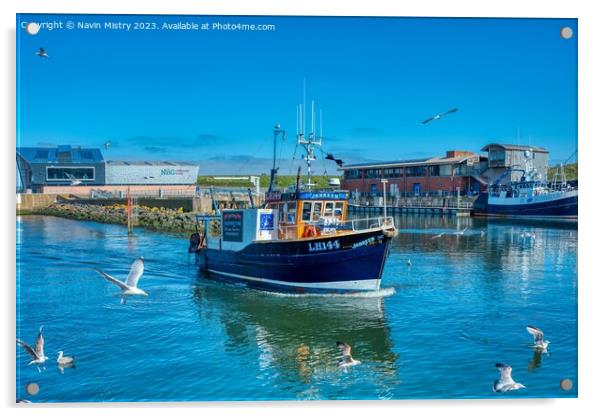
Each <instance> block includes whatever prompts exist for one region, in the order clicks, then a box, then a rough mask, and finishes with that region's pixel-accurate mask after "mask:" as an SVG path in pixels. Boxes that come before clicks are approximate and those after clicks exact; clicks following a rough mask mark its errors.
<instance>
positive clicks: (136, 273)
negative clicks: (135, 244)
mask: <svg viewBox="0 0 602 416" xmlns="http://www.w3.org/2000/svg"><path fill="white" fill-rule="evenodd" d="M94 270H96V271H97V272H98V273H99V274H100V275H101V276H102V277H104V278H105V279H106V280H108V281H109V282H111V283H113V284H114V285H116V286H118V287H119V288H120V289H121V296H122V297H121V303H125V296H128V295H142V296H148V293H146V292H145V291H144V290H142V289H139V288H138V280H140V276H142V273H144V257H142V256H140V257H139V258H137V259H136V260H134V263H132V268H131V269H130V273H129V274H128V276H127V277H126V279H125V281H123V282H122V281H121V280H118V279H115V278H114V277H113V276H111V275H109V274H107V273H105V272H103V271H102V270H100V269H94Z"/></svg>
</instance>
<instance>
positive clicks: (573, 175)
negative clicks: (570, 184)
mask: <svg viewBox="0 0 602 416" xmlns="http://www.w3.org/2000/svg"><path fill="white" fill-rule="evenodd" d="M578 171H579V164H578V163H569V164H567V165H564V174H565V175H566V180H567V181H574V180H576V179H578ZM556 172H558V180H560V165H556V166H550V167H549V168H548V181H552V180H554V174H555V173H556Z"/></svg>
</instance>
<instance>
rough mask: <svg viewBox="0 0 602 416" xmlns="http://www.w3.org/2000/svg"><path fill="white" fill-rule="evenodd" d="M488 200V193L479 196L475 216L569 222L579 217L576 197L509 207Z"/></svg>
mask: <svg viewBox="0 0 602 416" xmlns="http://www.w3.org/2000/svg"><path fill="white" fill-rule="evenodd" d="M488 199H489V196H488V194H487V193H483V194H481V195H479V197H478V198H477V200H476V201H475V203H474V214H475V215H486V216H498V217H525V218H542V219H567V220H573V219H577V216H578V203H577V197H576V196H573V197H568V198H561V199H557V200H555V201H547V202H541V203H530V204H508V205H497V204H491V203H489V201H488Z"/></svg>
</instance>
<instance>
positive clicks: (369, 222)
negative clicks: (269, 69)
mask: <svg viewBox="0 0 602 416" xmlns="http://www.w3.org/2000/svg"><path fill="white" fill-rule="evenodd" d="M323 218H328V217H323ZM303 224H304V226H305V227H315V228H316V229H317V230H318V231H319V232H320V234H321V235H333V234H336V233H337V232H339V231H351V232H359V231H367V230H377V229H383V228H390V227H395V221H394V219H393V217H390V216H386V217H384V216H380V217H369V218H354V219H350V220H346V221H338V220H337V221H332V222H330V223H328V222H325V221H320V220H318V221H308V222H304V223H303ZM298 227H299V225H297V224H279V225H278V234H279V237H280V239H283V240H289V239H296V238H297V230H298Z"/></svg>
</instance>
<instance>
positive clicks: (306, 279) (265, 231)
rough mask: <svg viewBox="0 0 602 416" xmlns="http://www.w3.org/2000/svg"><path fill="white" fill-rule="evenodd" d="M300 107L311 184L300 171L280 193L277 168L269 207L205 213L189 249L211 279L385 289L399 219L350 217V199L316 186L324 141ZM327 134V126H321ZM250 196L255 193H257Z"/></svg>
mask: <svg viewBox="0 0 602 416" xmlns="http://www.w3.org/2000/svg"><path fill="white" fill-rule="evenodd" d="M302 114H303V108H302V106H301V108H300V109H299V108H298V112H297V117H298V122H297V144H298V145H301V146H302V147H303V148H304V149H305V151H306V152H305V153H306V154H305V156H304V159H305V162H306V164H307V182H306V183H305V184H302V183H301V180H300V168H299V170H298V173H297V181H296V185H295V186H294V188H292V189H287V190H276V189H274V183H275V177H276V172H277V168H276V163H275V155H276V151H275V146H276V142H277V140H276V137H278V135H279V134H282V135H283V136H284V134H285V133H284V131H283V130H282V129H280V126H279V125H277V126H276V128H275V129H274V166H273V168H272V171H271V175H270V178H271V179H270V186H269V188H268V191H267V192H266V194H265V204H264V205H263V206H262V207H254V205H253V198H252V197H251V198H250V206H251V207H250V208H247V209H223V210H219V209H217V207H216V208H215V209H214V214H213V215H199V216H197V222H198V224H199V227H198V229H199V232H198V233H195V234H193V235H192V236H191V241H190V248H189V251H191V252H194V253H195V258H196V263H197V264H198V266H199V267H200V269H201V271H202V272H204V273H205V275H206V276H207V277H209V278H212V279H216V280H223V281H227V282H232V283H239V284H240V283H242V284H244V285H245V286H248V287H252V288H257V289H263V290H268V291H277V292H293V293H306V292H307V293H348V292H363V291H375V290H378V289H379V288H380V283H381V278H382V275H383V269H384V266H385V261H386V258H387V255H388V253H389V247H390V243H391V239H392V238H393V237H394V236H395V235H396V233H397V230H396V228H395V225H394V221H393V218H392V217H388V216H386V213H385V215H384V216H380V217H374V218H362V219H348V218H347V206H348V199H349V194H348V192H347V191H342V190H337V189H316V188H315V185H314V184H312V182H311V162H312V161H313V160H315V156H314V149H315V148H316V147H317V146H321V144H322V139H321V133H320V137H317V136H316V135H315V134H314V111H313V103H312V129H311V132H310V134H309V135H308V136H307V137H306V136H305V134H304V128H303V123H301V122H300V121H299V119H300V118H302ZM320 130H321V129H320ZM250 196H251V195H250Z"/></svg>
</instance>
